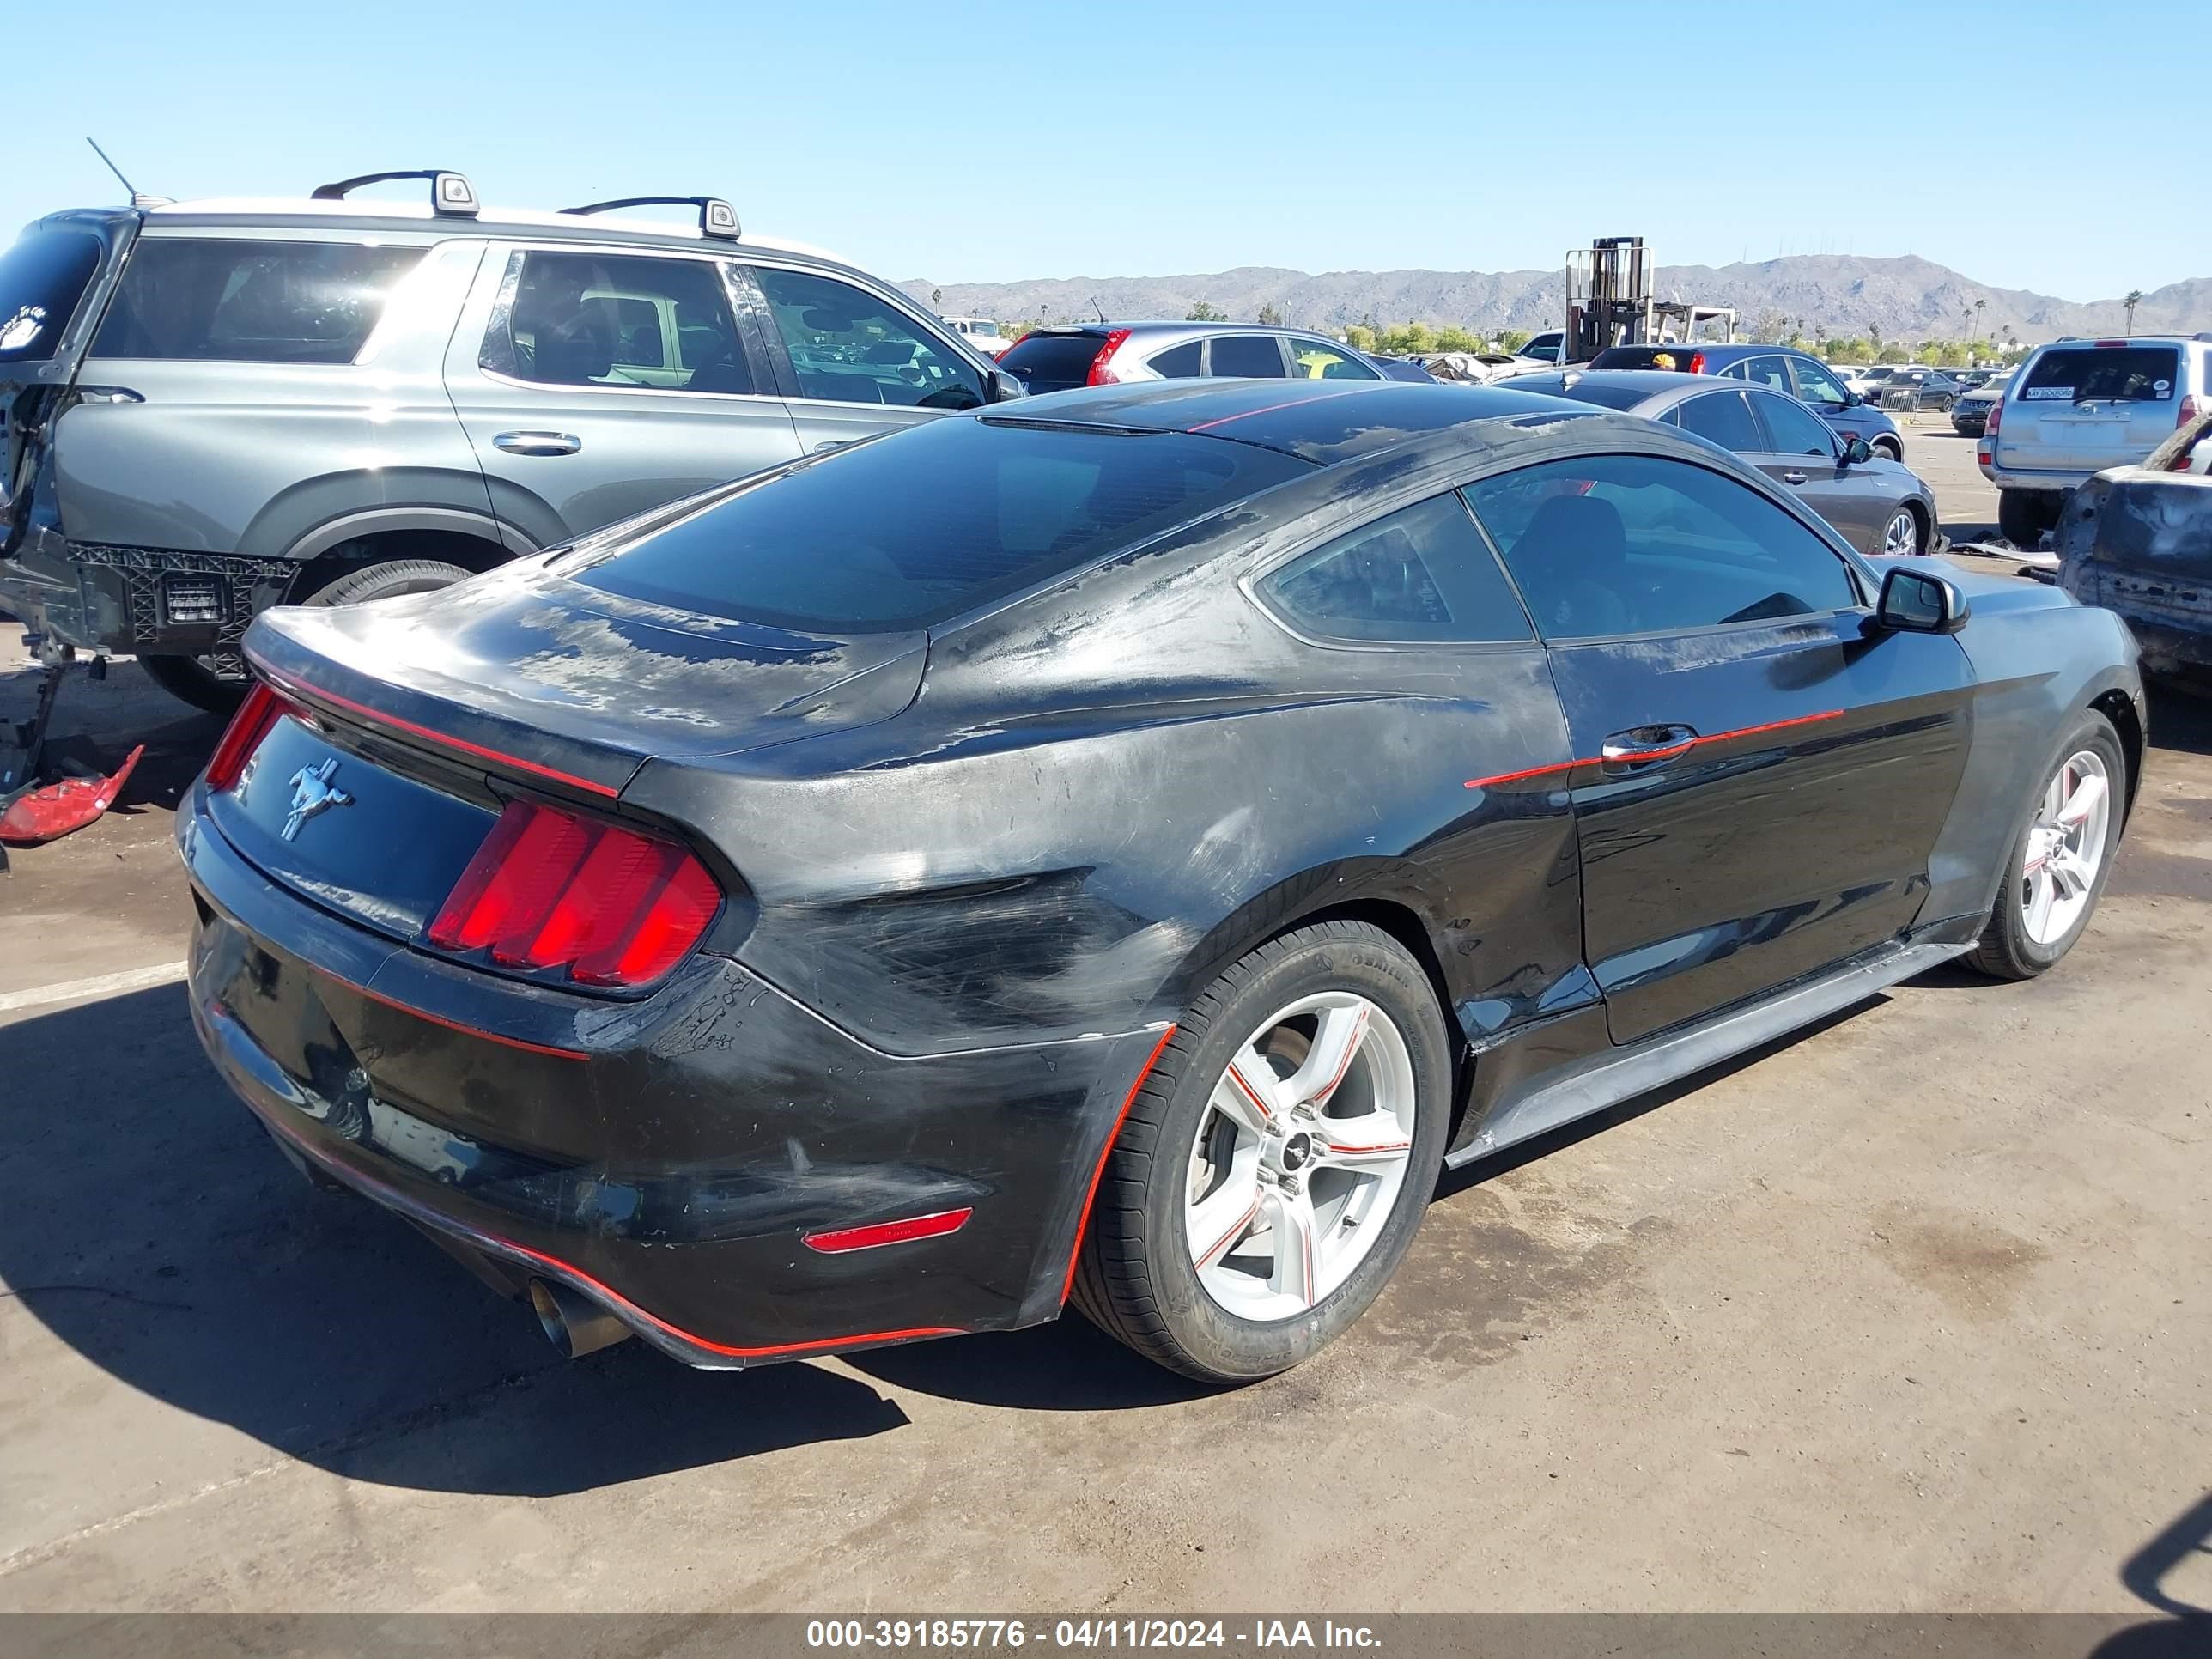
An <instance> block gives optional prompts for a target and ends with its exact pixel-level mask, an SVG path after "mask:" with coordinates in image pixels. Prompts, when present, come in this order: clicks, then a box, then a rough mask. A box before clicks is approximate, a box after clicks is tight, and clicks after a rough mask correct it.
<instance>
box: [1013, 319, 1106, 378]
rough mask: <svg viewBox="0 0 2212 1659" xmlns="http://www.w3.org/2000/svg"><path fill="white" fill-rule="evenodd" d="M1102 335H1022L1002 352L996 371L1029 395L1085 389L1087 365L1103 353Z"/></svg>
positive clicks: (1039, 330) (1088, 373) (1087, 373)
mask: <svg viewBox="0 0 2212 1659" xmlns="http://www.w3.org/2000/svg"><path fill="white" fill-rule="evenodd" d="M1105 344H1106V337H1105V335H1104V334H1103V333H1095V334H1091V333H1076V334H1060V333H1050V332H1048V331H1045V330H1042V329H1037V330H1034V331H1031V332H1030V333H1027V334H1024V335H1023V336H1022V337H1021V338H1020V339H1018V340H1017V341H1015V342H1014V343H1013V344H1012V345H1011V346H1009V347H1008V348H1007V349H1006V356H1003V357H1001V358H1000V359H999V367H1000V368H1003V369H1005V370H1006V373H1008V374H1012V376H1013V377H1014V378H1015V379H1016V380H1019V381H1020V382H1021V383H1022V384H1023V385H1024V386H1027V387H1028V388H1029V389H1030V391H1031V392H1066V391H1067V390H1068V389H1069V388H1070V387H1071V386H1082V385H1085V383H1086V382H1088V380H1090V378H1091V364H1092V363H1093V362H1097V357H1098V354H1099V352H1100V351H1102V350H1103V349H1104V348H1105Z"/></svg>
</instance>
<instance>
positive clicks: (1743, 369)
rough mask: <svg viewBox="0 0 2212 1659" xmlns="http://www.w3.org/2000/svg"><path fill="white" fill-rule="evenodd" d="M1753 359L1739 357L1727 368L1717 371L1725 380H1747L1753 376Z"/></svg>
mask: <svg viewBox="0 0 2212 1659" xmlns="http://www.w3.org/2000/svg"><path fill="white" fill-rule="evenodd" d="M1750 364H1751V359H1750V358H1748V357H1739V358H1737V359H1736V360H1735V362H1732V363H1730V364H1729V365H1728V367H1727V368H1722V369H1717V370H1716V371H1715V373H1717V374H1719V376H1720V377H1721V378H1722V379H1723V380H1749V379H1750V378H1751V368H1750Z"/></svg>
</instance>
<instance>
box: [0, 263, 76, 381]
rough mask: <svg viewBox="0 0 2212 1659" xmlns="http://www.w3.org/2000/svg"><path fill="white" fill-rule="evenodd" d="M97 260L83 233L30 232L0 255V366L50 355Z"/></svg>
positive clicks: (57, 343) (59, 339)
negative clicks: (0, 364)
mask: <svg viewBox="0 0 2212 1659" xmlns="http://www.w3.org/2000/svg"><path fill="white" fill-rule="evenodd" d="M99 269H100V238H98V237H97V236H94V235H92V234H90V233H88V232H86V231H82V230H40V231H33V232H32V233H31V234H29V235H27V236H25V237H24V238H23V239H22V240H21V241H19V242H17V243H16V244H15V246H13V247H11V248H9V250H8V251H7V252H5V253H0V363H8V362H27V361H29V360H31V359H33V358H38V359H44V358H47V357H51V356H53V355H54V348H55V347H56V346H58V345H59V344H60V343H61V338H62V331H63V330H64V329H65V328H67V327H68V326H69V320H70V315H71V314H72V313H75V311H76V303H77V301H79V300H81V299H82V298H83V297H84V291H85V289H87V288H88V287H89V286H90V285H91V283H92V274H93V272H94V271H95V270H99Z"/></svg>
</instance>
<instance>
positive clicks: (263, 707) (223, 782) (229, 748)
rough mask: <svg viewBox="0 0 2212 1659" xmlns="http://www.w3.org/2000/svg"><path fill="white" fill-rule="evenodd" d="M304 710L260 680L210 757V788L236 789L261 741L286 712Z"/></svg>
mask: <svg viewBox="0 0 2212 1659" xmlns="http://www.w3.org/2000/svg"><path fill="white" fill-rule="evenodd" d="M299 712H300V711H299V710H298V709H297V708H294V707H293V706H292V704H291V703H290V702H287V701H286V700H285V699H284V698H283V697H281V696H278V695H277V694H276V692H274V691H272V690H270V689H269V688H268V687H267V686H266V685H264V684H262V683H261V682H260V681H258V680H256V681H255V682H254V684H253V690H251V691H249V692H247V693H246V701H245V702H242V703H240V704H239V706H238V712H237V713H236V714H233V715H232V716H231V717H230V724H229V726H227V727H225V728H224V730H223V734H222V741H221V742H220V743H218V744H216V746H215V753H214V755H213V756H211V757H210V758H209V761H208V766H207V787H208V788H209V789H210V791H211V792H213V793H216V794H218V795H219V794H221V793H222V792H223V791H224V790H226V789H229V788H233V787H235V786H236V785H237V782H238V781H239V779H240V777H242V776H243V775H245V772H246V762H247V761H249V760H251V759H252V758H253V751H254V750H257V749H258V748H260V747H261V740H262V739H263V738H265V737H267V736H268V735H269V732H270V728H271V727H273V726H275V725H276V722H277V721H278V720H280V719H282V718H283V716H284V715H286V714H298V713H299Z"/></svg>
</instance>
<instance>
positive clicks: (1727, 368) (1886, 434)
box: [1589, 344, 1905, 461]
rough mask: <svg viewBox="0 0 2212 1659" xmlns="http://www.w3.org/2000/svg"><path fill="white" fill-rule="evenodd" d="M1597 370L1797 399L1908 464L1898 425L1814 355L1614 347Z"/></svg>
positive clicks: (1847, 434)
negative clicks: (1734, 385)
mask: <svg viewBox="0 0 2212 1659" xmlns="http://www.w3.org/2000/svg"><path fill="white" fill-rule="evenodd" d="M1589 367H1590V368H1608V369H1610V368H1656V369H1665V370H1668V371H1671V372H1672V373H1674V374H1711V375H1712V376H1714V377H1715V378H1716V379H1718V380H1743V381H1747V382H1748V383H1749V384H1751V385H1753V386H1765V388H1766V389H1767V390H1768V391H1770V392H1782V393H1784V395H1786V396H1789V397H1792V398H1796V399H1797V401H1798V402H1799V403H1802V404H1804V405H1805V406H1806V407H1807V408H1808V409H1809V410H1812V411H1813V412H1814V414H1815V415H1818V416H1820V418H1821V419H1822V420H1824V421H1826V422H1827V423H1828V424H1829V425H1830V426H1832V427H1833V428H1835V429H1836V432H1837V435H1838V436H1840V437H1844V438H1859V439H1863V440H1864V441H1865V442H1866V446H1867V447H1868V448H1869V449H1871V450H1873V451H1874V453H1875V454H1877V455H1880V456H1882V457H1884V458H1886V459H1889V460H1893V461H1901V460H1903V459H1905V437H1904V435H1903V434H1902V433H1900V432H1899V431H1898V429H1897V422H1894V421H1893V420H1891V419H1890V418H1889V416H1887V415H1885V414H1883V413H1882V412H1881V410H1879V409H1877V408H1876V407H1875V404H1873V403H1871V402H1869V400H1868V399H1866V398H1862V397H1860V396H1859V394H1858V393H1857V392H1853V391H1852V390H1851V389H1850V387H1849V386H1845V385H1844V382H1843V378H1842V377H1841V376H1840V375H1838V374H1837V373H1836V372H1835V370H1833V369H1832V368H1829V367H1828V366H1827V364H1826V363H1824V362H1821V361H1820V359H1819V358H1818V357H1815V356H1813V355H1812V354H1811V353H1809V352H1804V351H1797V350H1795V349H1791V348H1790V347H1788V346H1771V345H1748V344H1744V345H1738V344H1729V345H1699V344H1689V345H1634V346H1613V347H1611V348H1609V349H1607V350H1604V351H1601V352H1599V353H1598V354H1597V356H1595V357H1593V358H1591V359H1590V361H1589Z"/></svg>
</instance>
